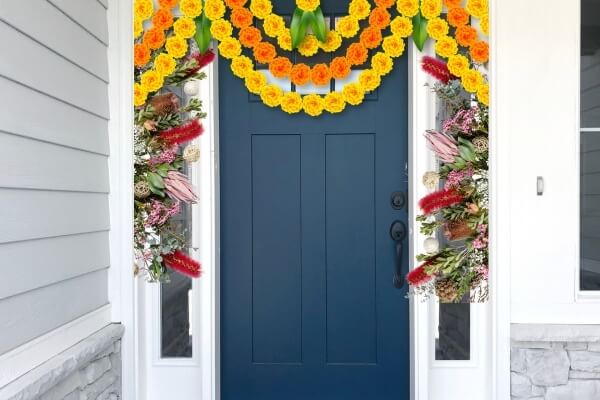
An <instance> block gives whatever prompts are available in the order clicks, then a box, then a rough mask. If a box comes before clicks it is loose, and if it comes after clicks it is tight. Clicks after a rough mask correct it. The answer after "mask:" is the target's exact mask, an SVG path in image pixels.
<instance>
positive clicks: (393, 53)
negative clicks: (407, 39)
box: [382, 35, 405, 58]
mask: <svg viewBox="0 0 600 400" xmlns="http://www.w3.org/2000/svg"><path fill="white" fill-rule="evenodd" d="M404 47H405V46H404V40H402V38H401V37H400V36H396V35H392V36H388V37H386V38H385V39H383V45H382V48H383V51H385V54H387V55H388V56H390V57H394V58H395V57H400V56H401V55H402V53H404Z"/></svg>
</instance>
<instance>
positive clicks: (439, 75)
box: [421, 56, 454, 83]
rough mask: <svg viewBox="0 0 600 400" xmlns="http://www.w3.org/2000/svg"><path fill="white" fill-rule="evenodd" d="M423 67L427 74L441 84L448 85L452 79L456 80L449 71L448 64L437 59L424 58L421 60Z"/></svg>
mask: <svg viewBox="0 0 600 400" xmlns="http://www.w3.org/2000/svg"><path fill="white" fill-rule="evenodd" d="M421 67H422V68H423V71H425V72H427V73H428V74H429V75H431V76H433V77H434V78H435V79H437V80H438V81H440V82H443V83H448V82H449V81H450V79H453V78H454V77H453V76H452V74H451V73H450V71H448V66H447V65H446V63H445V62H443V61H441V60H438V59H437V58H434V57H429V56H424V57H423V59H422V60H421Z"/></svg>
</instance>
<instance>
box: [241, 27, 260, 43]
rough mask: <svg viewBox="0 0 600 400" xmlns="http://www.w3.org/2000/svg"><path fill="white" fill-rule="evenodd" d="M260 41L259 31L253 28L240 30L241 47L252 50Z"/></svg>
mask: <svg viewBox="0 0 600 400" xmlns="http://www.w3.org/2000/svg"><path fill="white" fill-rule="evenodd" d="M261 40H262V34H261V33H260V30H259V29H257V28H255V27H253V26H247V27H245V28H242V29H240V43H242V46H244V47H250V48H252V47H254V46H256V45H257V44H259V43H260V41H261Z"/></svg>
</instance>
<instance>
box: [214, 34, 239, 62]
mask: <svg viewBox="0 0 600 400" xmlns="http://www.w3.org/2000/svg"><path fill="white" fill-rule="evenodd" d="M241 53H242V45H241V43H240V41H239V40H237V39H234V38H232V37H229V38H226V39H224V40H222V41H221V43H220V44H219V54H221V55H222V56H223V57H225V58H233V57H237V56H239V55H240V54H241Z"/></svg>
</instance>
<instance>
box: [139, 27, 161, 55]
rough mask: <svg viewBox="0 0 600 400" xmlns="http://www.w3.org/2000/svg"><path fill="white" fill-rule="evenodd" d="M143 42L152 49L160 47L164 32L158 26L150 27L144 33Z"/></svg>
mask: <svg viewBox="0 0 600 400" xmlns="http://www.w3.org/2000/svg"><path fill="white" fill-rule="evenodd" d="M144 44H145V45H146V46H148V48H150V49H152V50H156V49H160V48H161V47H162V45H163V44H165V33H164V32H163V30H162V29H160V28H156V27H154V28H151V29H148V30H147V31H146V33H144Z"/></svg>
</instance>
